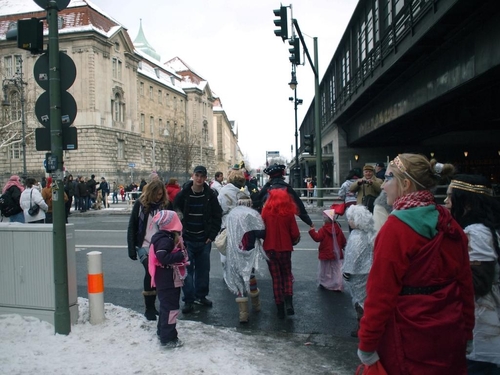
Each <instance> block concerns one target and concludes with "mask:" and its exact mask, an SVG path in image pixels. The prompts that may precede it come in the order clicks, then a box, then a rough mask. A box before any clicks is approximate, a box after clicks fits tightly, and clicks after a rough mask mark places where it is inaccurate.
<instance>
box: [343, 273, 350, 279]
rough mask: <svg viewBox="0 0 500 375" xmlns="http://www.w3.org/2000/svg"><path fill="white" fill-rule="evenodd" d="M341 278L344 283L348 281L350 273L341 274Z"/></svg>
mask: <svg viewBox="0 0 500 375" xmlns="http://www.w3.org/2000/svg"><path fill="white" fill-rule="evenodd" d="M342 277H343V278H344V280H345V281H349V279H350V278H351V274H350V273H343V274H342Z"/></svg>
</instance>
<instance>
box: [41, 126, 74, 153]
mask: <svg viewBox="0 0 500 375" xmlns="http://www.w3.org/2000/svg"><path fill="white" fill-rule="evenodd" d="M62 133H63V150H77V149H78V138H77V130H76V128H75V127H74V126H70V127H68V128H66V127H64V128H63V129H62ZM35 142H36V150H37V151H50V150H51V139H50V129H48V128H36V129H35Z"/></svg>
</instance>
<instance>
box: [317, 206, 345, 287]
mask: <svg viewBox="0 0 500 375" xmlns="http://www.w3.org/2000/svg"><path fill="white" fill-rule="evenodd" d="M323 220H324V224H323V226H322V227H321V228H320V229H319V231H318V232H316V230H315V228H314V225H313V227H311V229H309V235H310V236H311V238H312V239H313V240H314V241H315V242H319V249H318V259H319V264H318V286H319V287H320V288H322V289H328V290H334V291H337V292H342V290H343V289H344V287H343V281H342V271H341V269H342V259H344V248H345V245H346V242H347V241H346V239H345V236H344V233H343V232H342V228H341V227H340V225H339V223H337V221H336V220H335V210H332V209H329V210H325V211H323Z"/></svg>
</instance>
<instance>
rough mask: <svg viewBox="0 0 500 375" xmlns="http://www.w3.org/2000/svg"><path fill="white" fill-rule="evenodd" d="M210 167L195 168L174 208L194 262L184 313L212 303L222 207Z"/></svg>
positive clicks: (187, 286) (188, 283)
mask: <svg viewBox="0 0 500 375" xmlns="http://www.w3.org/2000/svg"><path fill="white" fill-rule="evenodd" d="M206 180H207V169H206V168H205V167H204V166H202V165H199V166H197V167H196V168H195V169H194V172H193V176H192V181H189V182H188V183H186V184H184V186H183V188H182V190H181V191H180V192H179V193H178V194H177V196H176V197H175V199H174V209H175V210H176V211H178V212H180V213H182V225H183V231H182V238H183V239H184V242H185V244H186V247H187V250H188V254H189V259H190V261H191V264H190V265H189V266H188V267H187V271H188V274H187V276H186V279H185V280H184V286H183V288H182V291H183V293H184V308H183V309H182V313H183V314H188V313H190V312H193V311H194V304H195V303H196V304H199V305H203V306H208V307H211V306H212V301H210V300H209V299H207V295H208V292H209V282H210V251H211V248H212V242H213V241H214V239H215V237H216V236H217V234H218V233H219V231H220V228H221V223H222V209H221V207H220V205H219V201H218V199H217V195H216V193H215V192H214V190H213V189H211V188H210V186H208V184H207V183H206Z"/></svg>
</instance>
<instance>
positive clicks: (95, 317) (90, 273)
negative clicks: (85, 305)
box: [87, 251, 104, 324]
mask: <svg viewBox="0 0 500 375" xmlns="http://www.w3.org/2000/svg"><path fill="white" fill-rule="evenodd" d="M87 290H88V293H89V311H90V324H99V323H102V322H104V276H103V274H102V253H101V252H100V251H91V252H90V253H88V254H87Z"/></svg>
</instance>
